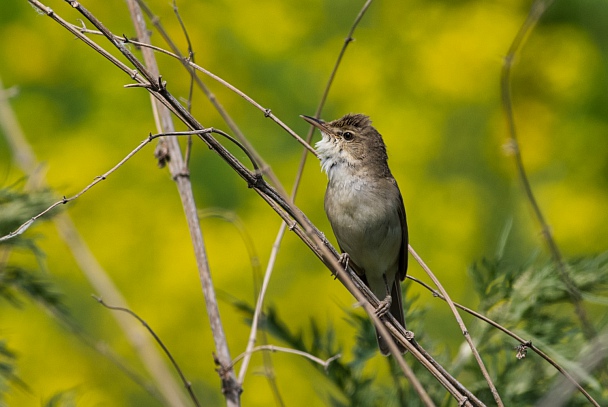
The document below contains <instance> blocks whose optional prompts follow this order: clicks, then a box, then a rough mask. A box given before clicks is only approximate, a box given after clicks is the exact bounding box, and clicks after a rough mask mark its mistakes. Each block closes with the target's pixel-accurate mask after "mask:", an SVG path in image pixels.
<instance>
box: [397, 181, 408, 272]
mask: <svg viewBox="0 0 608 407" xmlns="http://www.w3.org/2000/svg"><path fill="white" fill-rule="evenodd" d="M397 188H399V187H397ZM399 204H400V206H399V221H401V230H402V235H401V236H402V238H401V251H400V252H399V278H400V279H401V281H403V280H404V279H405V276H406V274H407V257H408V255H407V246H408V244H409V242H410V239H409V235H408V233H407V219H406V218H405V206H404V205H403V198H402V197H401V192H399Z"/></svg>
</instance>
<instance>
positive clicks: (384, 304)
mask: <svg viewBox="0 0 608 407" xmlns="http://www.w3.org/2000/svg"><path fill="white" fill-rule="evenodd" d="M392 303H393V298H392V297H391V296H390V295H387V296H386V298H385V299H383V300H382V301H380V302H379V303H378V307H377V308H376V310H375V311H374V313H375V314H376V316H377V317H378V318H382V317H383V316H385V315H386V314H387V313H388V312H389V311H390V309H391V304H392Z"/></svg>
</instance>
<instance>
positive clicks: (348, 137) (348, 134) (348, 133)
mask: <svg viewBox="0 0 608 407" xmlns="http://www.w3.org/2000/svg"><path fill="white" fill-rule="evenodd" d="M342 138H344V140H346V141H351V140H352V139H353V138H355V135H354V134H353V132H352V131H345V132H344V133H342Z"/></svg>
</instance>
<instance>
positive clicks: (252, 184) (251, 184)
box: [247, 172, 264, 189]
mask: <svg viewBox="0 0 608 407" xmlns="http://www.w3.org/2000/svg"><path fill="white" fill-rule="evenodd" d="M263 183H264V178H263V177H262V174H260V173H258V172H256V173H255V174H253V180H252V181H247V187H248V188H256V189H259V188H260V187H261V186H262V184H263Z"/></svg>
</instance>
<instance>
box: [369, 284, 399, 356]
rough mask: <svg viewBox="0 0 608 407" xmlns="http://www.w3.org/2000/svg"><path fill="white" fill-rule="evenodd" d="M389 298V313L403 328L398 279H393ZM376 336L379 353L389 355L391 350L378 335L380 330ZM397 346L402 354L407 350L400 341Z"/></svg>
mask: <svg viewBox="0 0 608 407" xmlns="http://www.w3.org/2000/svg"><path fill="white" fill-rule="evenodd" d="M391 298H392V300H393V302H392V303H391V309H390V313H391V315H392V316H393V317H395V319H396V320H397V321H399V323H400V324H401V325H403V327H404V328H405V315H404V313H403V299H402V297H401V281H399V280H398V279H395V282H394V283H393V288H392V289H391ZM376 337H377V338H378V347H379V348H380V353H382V354H383V355H384V356H387V355H389V354H390V353H391V351H390V350H389V348H388V344H387V343H386V340H384V338H383V337H382V336H381V335H380V332H378V330H377V329H376ZM397 347H398V348H399V351H400V352H401V353H402V354H403V353H405V352H407V349H406V348H405V347H404V346H403V345H401V344H400V343H397Z"/></svg>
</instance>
